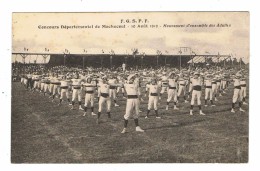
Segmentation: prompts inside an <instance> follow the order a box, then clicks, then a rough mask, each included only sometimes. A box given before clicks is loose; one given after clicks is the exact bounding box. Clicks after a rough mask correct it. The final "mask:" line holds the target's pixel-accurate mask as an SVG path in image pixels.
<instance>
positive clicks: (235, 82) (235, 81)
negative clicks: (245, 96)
mask: <svg viewBox="0 0 260 171" xmlns="http://www.w3.org/2000/svg"><path fill="white" fill-rule="evenodd" d="M233 81H234V86H235V87H236V86H240V79H237V78H235V79H233Z"/></svg>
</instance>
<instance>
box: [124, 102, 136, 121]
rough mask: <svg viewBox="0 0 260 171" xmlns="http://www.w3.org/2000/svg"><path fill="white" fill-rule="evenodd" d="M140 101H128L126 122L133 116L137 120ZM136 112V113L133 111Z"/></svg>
mask: <svg viewBox="0 0 260 171" xmlns="http://www.w3.org/2000/svg"><path fill="white" fill-rule="evenodd" d="M139 105H140V103H139V99H138V98H137V99H127V101H126V111H125V115H124V118H125V120H128V119H129V118H130V117H131V116H132V117H133V118H134V119H137V118H138V117H139ZM134 110H135V113H133V111H134Z"/></svg>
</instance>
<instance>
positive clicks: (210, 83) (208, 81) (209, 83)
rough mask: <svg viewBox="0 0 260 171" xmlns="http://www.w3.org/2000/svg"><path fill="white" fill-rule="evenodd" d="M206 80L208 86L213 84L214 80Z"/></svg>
mask: <svg viewBox="0 0 260 171" xmlns="http://www.w3.org/2000/svg"><path fill="white" fill-rule="evenodd" d="M204 81H205V85H206V86H212V80H211V79H206V80H204Z"/></svg>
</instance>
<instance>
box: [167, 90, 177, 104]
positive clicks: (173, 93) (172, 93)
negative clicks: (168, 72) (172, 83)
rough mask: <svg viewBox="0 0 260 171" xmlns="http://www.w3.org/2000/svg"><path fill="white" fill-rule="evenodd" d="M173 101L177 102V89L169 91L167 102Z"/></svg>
mask: <svg viewBox="0 0 260 171" xmlns="http://www.w3.org/2000/svg"><path fill="white" fill-rule="evenodd" d="M172 99H173V101H174V102H176V101H177V91H176V89H169V90H168V98H167V102H170V101H171V100H172Z"/></svg>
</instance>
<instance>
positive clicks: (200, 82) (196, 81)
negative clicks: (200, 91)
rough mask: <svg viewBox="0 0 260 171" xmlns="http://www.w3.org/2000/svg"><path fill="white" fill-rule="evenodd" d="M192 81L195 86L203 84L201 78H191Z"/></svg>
mask: <svg viewBox="0 0 260 171" xmlns="http://www.w3.org/2000/svg"><path fill="white" fill-rule="evenodd" d="M191 83H192V85H193V86H201V85H202V81H201V78H197V79H195V78H192V79H191Z"/></svg>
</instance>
